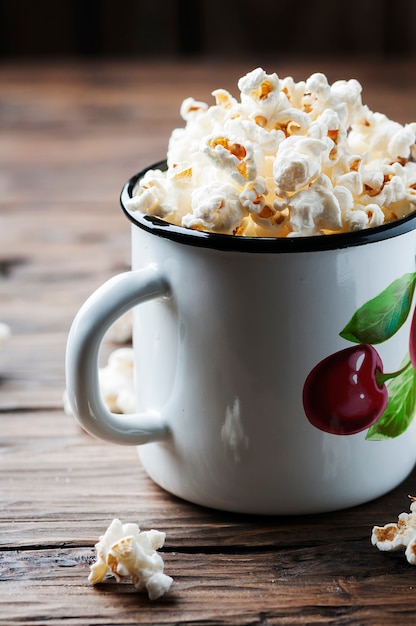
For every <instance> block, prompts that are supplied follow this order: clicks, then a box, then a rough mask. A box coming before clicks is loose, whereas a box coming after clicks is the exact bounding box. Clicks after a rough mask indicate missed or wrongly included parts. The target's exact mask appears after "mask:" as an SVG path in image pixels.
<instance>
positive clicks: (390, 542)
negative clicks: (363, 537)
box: [371, 496, 416, 565]
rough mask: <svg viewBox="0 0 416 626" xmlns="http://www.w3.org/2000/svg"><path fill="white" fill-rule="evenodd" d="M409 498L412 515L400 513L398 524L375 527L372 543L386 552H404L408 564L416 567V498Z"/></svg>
mask: <svg viewBox="0 0 416 626" xmlns="http://www.w3.org/2000/svg"><path fill="white" fill-rule="evenodd" d="M409 497H410V498H411V500H412V502H411V505H410V513H400V515H399V517H398V521H397V523H390V524H386V525H385V526H374V528H373V531H372V534H371V543H372V544H373V546H376V548H378V549H379V550H382V551H384V552H395V551H397V550H404V551H405V552H404V554H405V557H406V559H407V560H408V562H409V563H410V564H411V565H416V498H413V497H411V496H409Z"/></svg>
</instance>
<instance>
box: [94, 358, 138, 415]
mask: <svg viewBox="0 0 416 626" xmlns="http://www.w3.org/2000/svg"><path fill="white" fill-rule="evenodd" d="M133 368H134V358H133V348H118V349H117V350H114V352H112V353H111V354H110V356H109V357H108V363H107V365H106V366H105V367H102V368H100V369H99V370H98V381H99V384H100V390H101V394H102V396H103V400H104V402H105V404H106V405H107V407H108V408H109V410H110V411H112V412H113V413H134V412H135V411H136V399H135V394H134V376H133Z"/></svg>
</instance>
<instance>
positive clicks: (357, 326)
mask: <svg viewBox="0 0 416 626" xmlns="http://www.w3.org/2000/svg"><path fill="white" fill-rule="evenodd" d="M415 285H416V273H415V272H412V273H409V274H404V275H403V276H402V277H401V278H397V279H396V280H395V281H393V282H392V283H391V284H390V285H389V286H388V287H386V289H385V290H384V291H382V292H381V293H379V294H378V296H376V297H375V298H373V299H372V300H368V302H366V303H365V304H363V305H362V306H361V307H360V308H359V309H357V311H356V312H355V313H354V315H353V316H352V318H351V319H350V321H349V322H348V324H347V325H346V326H345V328H344V329H343V330H342V331H341V332H340V336H341V337H343V338H344V339H347V340H348V341H352V342H354V343H368V344H371V345H373V344H377V343H382V342H383V341H387V339H390V337H392V336H393V335H394V334H395V333H397V331H398V330H399V328H400V327H401V326H402V325H403V324H404V322H405V321H406V319H407V317H408V315H409V313H410V308H411V306H412V299H413V293H414V290H415Z"/></svg>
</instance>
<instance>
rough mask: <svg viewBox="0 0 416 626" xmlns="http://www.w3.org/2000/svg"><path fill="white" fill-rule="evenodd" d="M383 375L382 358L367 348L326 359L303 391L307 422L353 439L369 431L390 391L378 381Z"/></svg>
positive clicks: (360, 346) (311, 376) (311, 375)
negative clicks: (355, 435)
mask: <svg viewBox="0 0 416 626" xmlns="http://www.w3.org/2000/svg"><path fill="white" fill-rule="evenodd" d="M382 374H383V363H382V360H381V358H380V355H379V354H378V352H377V351H376V350H375V349H374V348H373V346H370V345H367V344H361V345H357V346H353V347H351V348H346V349H345V350H340V351H339V352H336V353H335V354H331V355H330V356H328V357H326V358H325V359H324V360H323V361H321V362H320V363H318V364H317V365H316V366H315V367H314V368H313V370H312V371H311V372H310V374H309V375H308V377H307V378H306V381H305V384H304V387H303V406H304V409H305V413H306V416H307V418H308V420H309V421H310V422H311V424H313V425H314V426H316V427H317V428H319V429H320V430H323V431H325V432H327V433H332V434H334V435H352V434H353V433H358V432H360V431H362V430H365V429H366V428H369V427H370V426H371V425H372V424H374V422H376V421H377V420H378V418H379V417H380V416H381V415H382V413H383V412H384V410H385V408H386V406H387V400H388V392H387V388H386V386H385V384H384V382H382V381H378V380H377V375H379V377H380V378H381V376H380V375H382Z"/></svg>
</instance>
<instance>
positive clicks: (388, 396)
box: [302, 272, 416, 441]
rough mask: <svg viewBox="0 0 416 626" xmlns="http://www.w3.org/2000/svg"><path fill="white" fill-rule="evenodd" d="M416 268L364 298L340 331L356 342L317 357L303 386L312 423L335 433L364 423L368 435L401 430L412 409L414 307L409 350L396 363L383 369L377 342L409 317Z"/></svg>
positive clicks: (415, 401) (415, 395) (415, 396)
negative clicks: (391, 369)
mask: <svg viewBox="0 0 416 626" xmlns="http://www.w3.org/2000/svg"><path fill="white" fill-rule="evenodd" d="M415 285H416V272H414V273H409V274H405V275H404V276H402V277H401V278H398V279H397V280H395V281H393V282H392V283H391V284H390V285H389V286H388V287H387V288H386V289H385V290H384V291H382V292H381V293H380V294H379V295H378V296H376V297H375V298H372V299H371V300H369V301H367V302H366V303H365V304H363V305H362V306H361V307H360V308H359V309H358V310H357V311H356V312H355V313H354V315H353V316H352V318H351V320H350V321H349V322H348V324H347V325H346V326H345V328H344V329H343V330H342V331H341V332H340V336H341V337H343V338H344V339H346V340H347V341H350V342H352V343H355V344H356V345H354V346H351V347H349V348H345V349H343V350H340V351H338V352H335V353H334V354H331V355H329V356H327V357H326V358H324V359H323V360H322V361H320V362H319V363H317V365H315V367H313V368H312V370H311V371H310V373H309V374H308V376H307V378H306V380H305V383H304V387H303V396H302V399H303V407H304V410H305V414H306V417H307V418H308V420H309V421H310V423H311V424H312V425H313V426H316V427H317V428H319V429H320V430H323V431H325V432H328V433H331V434H334V435H352V434H354V433H358V432H361V431H363V430H366V429H368V432H367V434H366V439H370V440H373V441H380V440H383V439H391V438H393V437H397V436H398V435H401V434H402V433H403V432H404V431H405V430H406V429H407V428H408V426H409V424H410V423H411V421H412V419H413V417H414V414H415V409H416V308H414V311H413V319H412V323H411V327H410V336H409V352H408V354H406V355H405V357H404V358H403V360H402V363H401V365H400V368H399V369H398V370H397V371H395V372H391V373H384V371H383V369H384V366H383V362H382V359H381V357H380V355H379V353H378V352H377V350H376V349H375V348H374V345H375V344H380V343H383V342H385V341H388V340H389V339H390V338H391V337H392V336H393V335H394V334H395V333H396V332H398V330H399V329H400V328H401V327H402V326H403V324H404V323H405V321H406V320H407V318H408V316H409V314H410V311H411V307H412V300H413V294H414V290H415Z"/></svg>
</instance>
